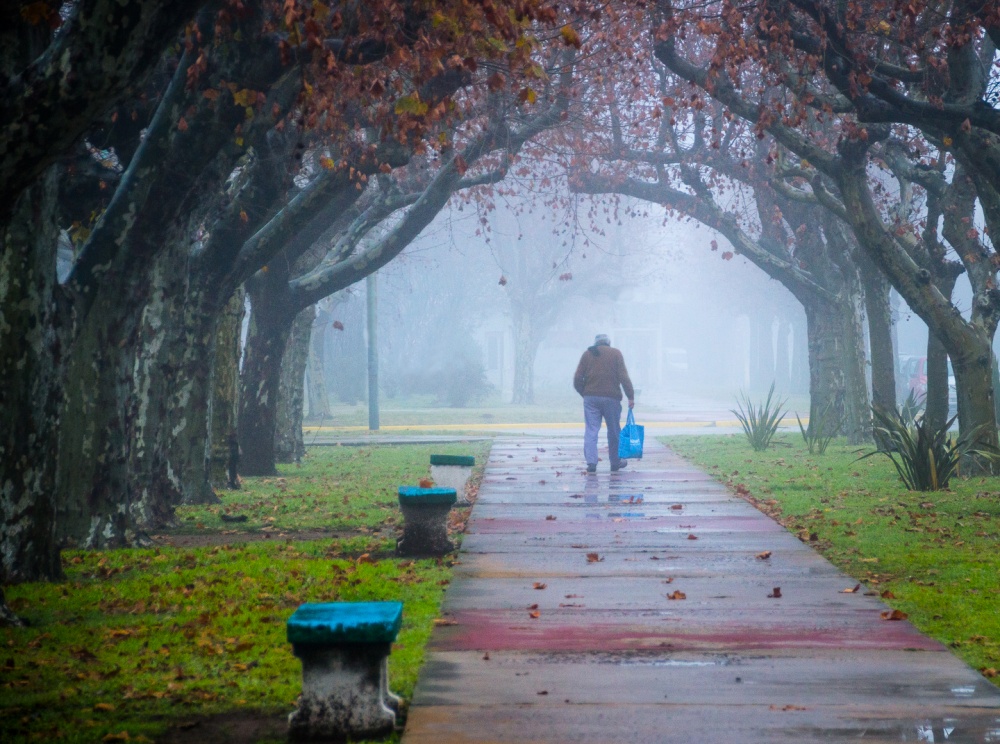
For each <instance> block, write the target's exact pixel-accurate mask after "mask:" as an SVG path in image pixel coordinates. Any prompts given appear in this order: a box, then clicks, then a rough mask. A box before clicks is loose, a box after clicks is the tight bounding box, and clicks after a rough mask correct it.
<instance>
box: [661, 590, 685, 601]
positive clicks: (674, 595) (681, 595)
mask: <svg viewBox="0 0 1000 744" xmlns="http://www.w3.org/2000/svg"><path fill="white" fill-rule="evenodd" d="M665 596H666V598H667V599H687V598H688V595H686V594H685V593H684V592H682V591H681V590H680V589H677V590H676V591H674V592H673V593H672V594H667V595H665Z"/></svg>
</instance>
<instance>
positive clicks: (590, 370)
mask: <svg viewBox="0 0 1000 744" xmlns="http://www.w3.org/2000/svg"><path fill="white" fill-rule="evenodd" d="M595 352H596V353H595ZM573 387H575V388H576V392H578V393H579V394H580V395H596V396H600V397H602V398H615V399H616V400H621V399H622V390H625V396H626V397H627V398H628V399H629V400H634V399H635V390H633V389H632V381H631V380H630V379H629V377H628V370H627V369H625V359H624V357H622V353H621V352H620V351H618V349H615V348H614V347H611V346H591V347H590V348H588V349H587V350H586V351H585V352H583V356H582V357H580V364H578V365H577V368H576V374H575V375H573Z"/></svg>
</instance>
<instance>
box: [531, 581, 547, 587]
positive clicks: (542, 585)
mask: <svg viewBox="0 0 1000 744" xmlns="http://www.w3.org/2000/svg"><path fill="white" fill-rule="evenodd" d="M547 586H548V584H543V583H542V582H540V581H536V582H535V583H534V584H532V586H531V588H532V589H544V588H545V587H547Z"/></svg>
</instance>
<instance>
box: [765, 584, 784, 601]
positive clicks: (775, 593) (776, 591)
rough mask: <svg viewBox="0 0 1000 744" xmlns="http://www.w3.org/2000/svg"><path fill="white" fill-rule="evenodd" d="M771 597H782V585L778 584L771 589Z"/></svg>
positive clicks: (769, 595)
mask: <svg viewBox="0 0 1000 744" xmlns="http://www.w3.org/2000/svg"><path fill="white" fill-rule="evenodd" d="M767 596H768V597H770V598H771V599H781V587H780V586H776V587H774V589H772V590H771V593H770V594H768V595H767Z"/></svg>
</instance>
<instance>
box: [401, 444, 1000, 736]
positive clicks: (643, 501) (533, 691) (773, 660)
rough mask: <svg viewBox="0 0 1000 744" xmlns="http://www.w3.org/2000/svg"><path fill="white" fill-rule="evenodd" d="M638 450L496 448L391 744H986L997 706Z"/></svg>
mask: <svg viewBox="0 0 1000 744" xmlns="http://www.w3.org/2000/svg"><path fill="white" fill-rule="evenodd" d="M646 446H647V455H646V458H645V459H644V460H643V461H642V462H641V463H635V467H634V468H633V467H630V468H628V469H626V470H625V471H622V472H621V473H618V474H615V475H611V474H609V473H608V472H607V470H606V464H605V463H602V472H599V473H598V475H597V476H589V477H588V476H587V475H585V474H584V473H583V472H582V470H581V467H580V465H581V462H580V455H581V453H580V443H579V441H578V440H576V439H552V440H550V441H539V440H538V439H536V438H531V439H524V438H517V439H515V438H508V439H498V440H497V441H496V442H495V444H494V446H493V450H492V453H491V459H490V463H489V467H488V469H487V473H486V478H485V481H484V483H483V486H482V488H481V489H480V491H479V500H478V502H477V504H476V506H475V507H474V509H473V513H472V518H471V519H470V521H469V525H468V531H467V534H466V537H465V540H464V542H463V545H462V552H461V554H460V563H459V565H458V566H456V573H455V577H454V579H453V581H452V584H451V586H450V587H449V589H448V591H447V594H446V598H445V608H444V612H445V618H447V622H449V623H453V624H446V625H441V626H439V627H437V628H436V629H435V631H434V634H433V636H432V639H431V642H430V646H429V648H428V656H427V660H426V663H425V665H424V667H423V669H422V671H421V676H420V681H419V683H418V685H417V690H416V693H415V696H414V700H413V703H412V705H411V707H410V712H409V718H408V722H407V727H406V731H405V733H404V736H403V742H404V744H450V743H451V742H495V743H499V742H536V743H540V742H587V743H590V742H593V743H594V744H598V743H601V744H605V743H607V742H628V743H629V744H637V743H642V744H646V743H652V742H685V743H692V744H694V743H698V744H702V743H704V744H714V743H715V742H734V743H736V744H754V743H760V744H773V743H774V742H840V741H845V742H846V741H857V740H862V741H877V742H900V741H909V742H949V743H953V742H976V743H977V744H985V742H1000V690H997V688H995V687H994V686H993V685H991V684H990V683H988V682H987V681H986V680H984V679H983V678H982V677H981V676H980V675H979V674H978V673H976V672H975V671H974V670H972V669H971V668H969V667H968V666H966V665H965V664H964V663H963V662H961V661H960V660H958V659H957V658H956V657H954V656H953V655H952V654H950V653H949V652H948V650H947V649H946V648H944V647H943V646H942V645H941V644H939V643H937V642H936V641H933V640H931V639H929V638H927V637H925V636H923V635H921V634H920V633H919V632H917V630H916V629H915V628H913V626H911V625H910V624H909V623H907V622H905V621H887V620H883V619H882V618H881V613H882V612H884V611H886V610H887V608H886V607H885V605H883V604H882V603H881V602H880V601H879V599H878V597H876V596H868V595H866V594H865V593H863V591H862V592H858V593H854V594H845V593H842V590H843V589H845V588H849V587H853V586H854V584H855V582H854V580H852V579H850V578H848V577H847V576H845V575H843V574H841V573H839V572H838V571H837V570H836V569H835V568H834V567H833V566H832V565H831V564H829V563H828V562H827V561H826V560H825V559H823V558H821V557H820V556H819V555H818V554H816V553H815V552H814V551H812V550H811V549H810V548H809V547H808V546H806V545H804V544H803V543H801V542H799V540H798V539H796V538H795V537H794V536H792V535H791V534H789V533H788V532H787V531H786V530H784V529H783V528H782V527H780V526H779V525H778V524H776V523H775V522H773V521H772V520H770V519H769V518H767V517H766V516H764V515H763V514H761V513H760V512H758V511H756V510H755V509H754V508H753V507H751V506H750V505H749V504H747V503H745V502H743V501H741V500H738V499H736V498H734V497H732V496H731V495H730V494H729V493H728V492H727V491H726V490H725V489H724V488H723V487H722V486H720V485H718V484H717V483H715V482H714V481H712V480H711V479H710V478H709V477H708V476H707V475H706V474H705V473H703V472H701V471H699V470H697V469H695V468H693V467H692V466H690V465H689V464H687V463H685V462H684V461H683V460H681V459H680V458H678V457H676V456H675V455H673V454H672V453H671V452H670V451H669V450H667V449H666V448H665V447H663V446H662V445H660V444H658V443H657V442H655V441H650V440H647V445H646ZM764 551H770V557H769V558H767V559H761V558H759V557H757V556H758V554H760V553H763V552H764ZM775 587H778V588H780V594H781V596H780V598H776V597H773V596H769V595H774V594H775V593H776V591H775ZM675 592H680V593H681V594H683V595H685V597H686V598H684V599H680V598H677V599H669V598H668V596H667V595H674V596H676V597H679V596H680V595H678V594H675Z"/></svg>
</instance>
